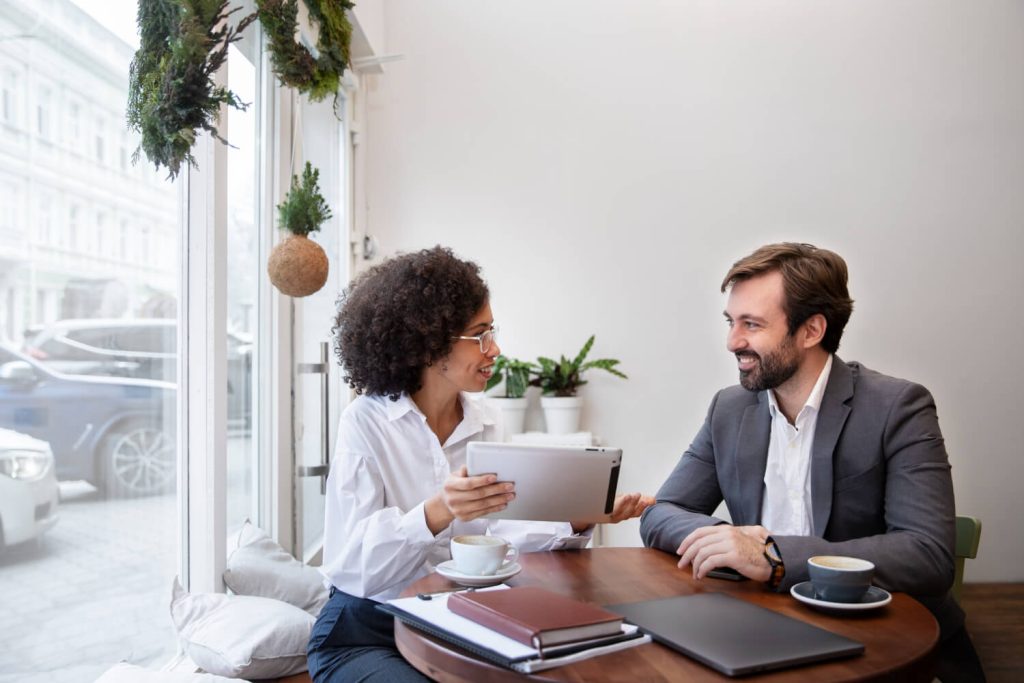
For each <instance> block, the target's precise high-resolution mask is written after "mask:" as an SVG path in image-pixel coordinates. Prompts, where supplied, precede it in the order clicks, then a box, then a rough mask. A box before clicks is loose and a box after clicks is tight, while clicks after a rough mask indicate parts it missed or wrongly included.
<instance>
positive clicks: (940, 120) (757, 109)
mask: <svg viewBox="0 0 1024 683" xmlns="http://www.w3.org/2000/svg"><path fill="white" fill-rule="evenodd" d="M384 19H385V37H386V41H387V49H388V52H390V53H402V54H404V55H405V60H404V61H402V62H399V63H394V64H389V65H388V67H387V71H386V73H385V74H383V75H381V76H374V77H371V82H370V91H369V93H368V99H367V116H368V120H367V143H366V144H367V150H366V152H367V158H368V168H367V173H368V180H367V182H368V191H367V192H368V197H367V202H368V205H367V216H368V223H367V224H368V230H369V232H371V233H372V234H374V235H375V236H376V237H377V238H378V240H379V241H380V245H381V249H382V252H383V253H385V254H388V253H393V252H394V251H395V250H410V249H415V248H420V247H424V246H430V245H433V244H435V243H442V244H446V245H450V246H452V247H453V248H455V250H456V251H457V252H458V253H460V254H461V255H463V256H465V257H469V258H472V259H475V260H477V261H478V262H479V263H480V264H481V265H482V266H483V267H484V270H485V273H486V276H487V278H488V280H489V282H490V285H491V288H492V291H493V307H494V310H495V313H496V316H497V319H498V321H499V323H500V325H501V326H502V339H501V341H502V345H503V347H504V349H505V351H506V352H507V353H509V354H511V355H514V356H520V357H526V358H532V357H534V356H536V355H538V354H545V355H552V354H558V353H566V354H569V353H574V352H575V351H576V350H577V349H578V348H579V346H580V345H581V344H582V343H583V341H584V340H585V339H586V337H587V336H588V335H589V334H590V333H594V332H596V333H597V344H596V346H595V349H594V351H595V353H596V355H598V356H612V357H617V358H620V359H621V360H622V367H623V368H624V370H625V371H626V372H628V373H629V375H630V379H629V381H621V380H618V379H615V378H613V377H611V376H609V375H604V376H602V375H601V374H594V375H593V376H592V377H591V380H592V381H591V383H590V384H589V385H588V386H587V387H585V388H584V390H583V394H584V395H585V397H586V399H587V401H588V407H587V410H586V413H585V416H584V420H585V422H586V426H588V427H589V428H591V429H592V430H593V431H595V432H596V433H598V434H600V435H602V436H603V437H604V438H605V440H606V442H608V443H611V444H616V445H621V446H622V447H623V448H624V449H625V453H626V471H625V473H624V477H623V482H622V484H623V487H624V490H634V489H641V490H644V491H647V492H653V491H655V490H656V489H657V487H658V486H659V485H660V483H661V482H662V480H663V479H664V478H665V476H666V475H667V474H668V472H669V471H670V470H671V468H672V467H673V465H674V464H675V462H676V461H677V459H678V457H679V455H680V454H681V453H682V451H683V450H684V449H685V448H686V446H687V445H688V444H689V441H690V439H691V438H692V437H693V435H694V434H695V433H696V431H697V429H698V428H699V426H700V423H701V421H702V419H703V417H704V413H705V411H706V409H707V405H708V401H709V400H710V398H711V396H712V394H713V392H714V391H715V390H716V389H718V388H720V387H722V386H725V385H728V384H732V383H735V381H736V370H735V363H734V360H733V359H732V358H731V357H730V356H729V355H728V354H727V353H726V352H725V349H724V340H725V325H724V323H723V322H722V315H721V310H722V308H723V305H724V297H723V296H722V295H721V294H720V293H719V291H718V285H719V282H720V280H721V278H722V276H723V275H724V273H725V271H726V270H727V269H728V267H729V265H730V264H731V263H732V262H733V261H734V260H736V259H737V258H739V257H741V256H744V255H746V254H747V253H749V252H750V251H752V250H753V249H754V248H756V247H757V246H759V245H761V244H763V243H766V242H770V241H777V240H800V241H808V242H812V243H815V244H818V245H820V246H824V247H828V248H831V249H834V250H836V251H838V252H839V253H840V254H842V255H843V256H844V257H845V258H846V259H847V261H848V263H849V266H850V270H851V274H852V276H851V290H852V295H853V297H854V298H855V299H856V309H855V312H854V315H853V318H852V320H851V323H850V325H849V327H848V328H847V335H846V338H845V340H844V342H843V345H842V348H841V350H840V354H841V355H842V357H844V358H845V359H848V360H854V359H855V360H860V361H862V362H864V363H865V364H867V365H868V366H869V367H872V368H875V369H877V370H880V371H883V372H887V373H890V374H894V375H897V376H902V377H907V378H911V379H914V380H917V381H919V382H921V383H923V384H925V385H926V386H928V387H929V388H930V389H931V390H932V392H933V393H934V395H935V398H936V401H937V404H938V409H939V415H940V419H941V423H942V426H943V429H944V432H945V435H946V439H947V443H948V448H949V452H950V458H951V460H952V463H953V478H954V482H955V486H956V492H957V502H958V510H959V511H960V512H962V513H969V514H973V515H977V516H980V517H981V518H982V519H983V521H984V534H983V537H982V544H981V553H980V556H979V559H978V560H976V561H974V562H971V563H969V564H968V577H967V578H968V580H972V581H1009V580H1014V581H1020V580H1024V534H1022V533H1021V531H1020V525H1019V522H1020V521H1021V520H1024V495H1021V492H1022V489H1024V457H1022V455H1024V453H1022V446H1021V444H1022V443H1024V419H1022V416H1021V409H1020V407H1019V402H1018V400H1017V396H1016V395H1015V394H1016V391H1015V389H1014V387H1017V388H1018V389H1019V388H1020V385H1021V380H1022V378H1024V372H1022V371H1021V362H1022V361H1021V359H1020V355H1021V348H1022V347H1021V343H1022V340H1024V323H1022V316H1021V313H1020V312H1019V311H1018V310H1017V309H1018V308H1019V303H1020V300H1021V297H1020V294H1019V288H1020V284H1021V276H1020V272H1021V271H1020V265H1019V263H1020V261H1021V259H1022V257H1024V243H1022V238H1021V229H1022V224H1024V191H1022V188H1024V78H1022V77H1021V74H1022V73H1024V5H1022V4H1021V3H1020V2H988V1H978V2H970V3H965V2H937V1H935V0H915V1H909V0H908V1H901V2H891V1H890V0H884V1H883V0H877V1H860V0H859V1H856V2H853V1H849V2H838V1H834V2H827V3H826V2H818V1H815V0H807V1H804V2H796V1H793V2H766V1H761V0H759V1H757V2H753V1H748V2H729V3H725V2H713V1H708V2H654V1H652V0H646V1H638V2H635V3H624V2H610V1H606V0H598V1H595V0H587V1H584V0H574V1H571V2H569V1H565V0H563V1H560V2H540V1H537V0H532V1H531V0H524V1H522V2H515V3H509V2H498V1H496V0H461V1H454V0H451V1H442V0H434V1H432V2H429V3H425V2H416V1H413V0H388V1H387V2H385V5H384ZM608 538H609V540H610V541H611V542H613V543H617V544H623V545H635V544H638V543H639V539H638V537H637V532H636V525H635V523H632V524H629V525H620V526H619V527H616V528H614V529H611V530H610V533H609V535H608Z"/></svg>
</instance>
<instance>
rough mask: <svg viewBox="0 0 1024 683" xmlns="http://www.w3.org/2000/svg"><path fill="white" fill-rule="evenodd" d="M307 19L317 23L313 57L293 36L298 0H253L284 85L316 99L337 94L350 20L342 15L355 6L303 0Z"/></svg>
mask: <svg viewBox="0 0 1024 683" xmlns="http://www.w3.org/2000/svg"><path fill="white" fill-rule="evenodd" d="M303 2H305V4H306V8H307V9H308V10H309V16H310V19H311V20H313V21H315V22H316V23H317V24H318V25H319V26H320V36H319V37H318V38H317V41H316V47H317V51H318V52H319V53H320V56H319V58H316V59H314V58H313V55H312V54H310V52H309V50H307V49H306V48H305V47H304V46H303V45H301V44H300V43H299V42H297V41H296V40H295V33H296V31H297V25H298V12H299V3H298V0H257V2H256V7H257V13H258V14H259V18H260V23H261V24H262V25H263V30H264V31H265V32H266V34H267V39H268V41H269V45H270V61H271V65H272V66H273V69H274V73H275V74H277V77H278V78H279V79H280V80H281V82H282V83H284V84H285V85H289V86H291V87H293V88H296V89H297V90H298V91H299V92H302V93H306V94H307V95H309V99H311V100H313V101H314V102H318V101H320V100H322V99H324V98H325V97H327V96H328V95H331V94H334V95H337V93H338V88H339V87H340V85H341V76H342V74H343V73H344V72H345V69H346V68H348V65H349V58H350V55H349V49H350V45H351V43H352V24H351V23H350V22H349V20H348V17H347V16H346V15H345V11H346V10H350V9H352V8H353V7H355V4H354V3H352V2H349V1H348V0H303Z"/></svg>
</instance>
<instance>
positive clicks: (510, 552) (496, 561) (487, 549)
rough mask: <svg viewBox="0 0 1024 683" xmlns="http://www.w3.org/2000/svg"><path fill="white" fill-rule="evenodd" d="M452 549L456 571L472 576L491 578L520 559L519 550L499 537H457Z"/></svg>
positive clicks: (453, 541) (453, 540)
mask: <svg viewBox="0 0 1024 683" xmlns="http://www.w3.org/2000/svg"><path fill="white" fill-rule="evenodd" d="M451 549H452V559H453V560H455V569H457V570H458V571H460V572H462V573H463V574H468V575H471V576H491V575H492V574H494V573H495V572H497V571H498V570H499V569H501V567H502V565H504V564H505V563H506V562H515V560H516V558H518V557H519V551H518V550H516V549H515V548H513V547H511V546H509V544H508V541H506V540H505V539H504V538H498V537H497V536H475V535H464V536H455V537H454V538H452V544H451Z"/></svg>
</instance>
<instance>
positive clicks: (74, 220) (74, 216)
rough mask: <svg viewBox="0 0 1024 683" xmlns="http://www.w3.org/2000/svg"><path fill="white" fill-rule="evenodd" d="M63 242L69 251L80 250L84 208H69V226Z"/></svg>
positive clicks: (77, 206) (73, 205) (73, 206)
mask: <svg viewBox="0 0 1024 683" xmlns="http://www.w3.org/2000/svg"><path fill="white" fill-rule="evenodd" d="M66 230H67V231H66V233H65V234H64V239H63V241H62V243H63V245H64V246H65V247H67V248H68V249H72V250H74V249H78V248H79V245H80V240H81V239H82V207H81V206H79V205H78V204H72V205H71V206H69V207H68V225H67V229H66Z"/></svg>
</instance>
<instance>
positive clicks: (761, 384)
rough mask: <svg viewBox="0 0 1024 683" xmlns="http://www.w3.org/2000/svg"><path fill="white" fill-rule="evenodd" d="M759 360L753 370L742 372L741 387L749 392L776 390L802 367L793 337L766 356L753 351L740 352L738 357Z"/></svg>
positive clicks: (788, 337) (787, 338)
mask: <svg viewBox="0 0 1024 683" xmlns="http://www.w3.org/2000/svg"><path fill="white" fill-rule="evenodd" d="M742 356H746V357H748V358H749V357H751V356H753V357H754V358H757V360H758V363H757V365H756V366H754V369H753V370H740V385H741V386H742V387H743V388H744V389H746V390H747V391H765V390H766V389H774V388H775V387H777V386H779V385H780V384H782V383H783V382H785V381H786V380H787V379H789V378H790V377H792V376H793V375H795V374H796V371H797V369H799V367H800V358H799V356H798V355H797V353H796V344H794V343H793V337H792V336H790V335H787V336H786V339H785V340H784V341H783V342H782V344H780V345H779V346H778V348H776V349H775V350H773V351H770V352H768V353H766V354H765V355H763V356H762V355H760V354H756V353H754V352H753V351H746V352H739V353H737V354H736V357H737V358H739V357H742Z"/></svg>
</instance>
